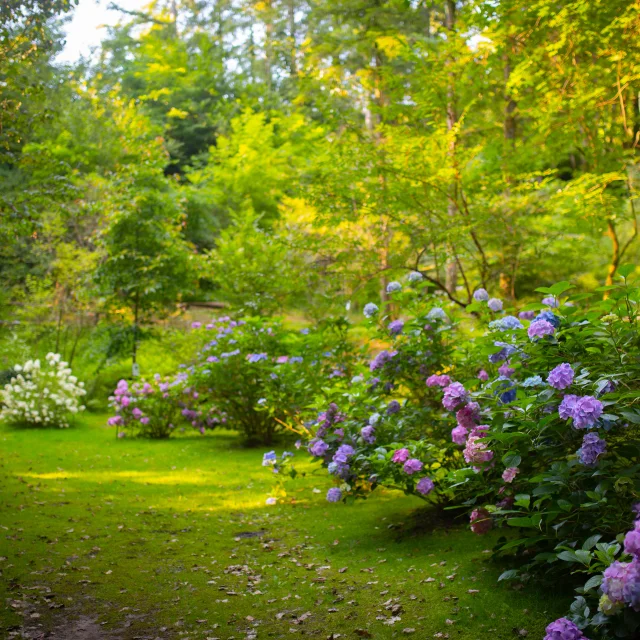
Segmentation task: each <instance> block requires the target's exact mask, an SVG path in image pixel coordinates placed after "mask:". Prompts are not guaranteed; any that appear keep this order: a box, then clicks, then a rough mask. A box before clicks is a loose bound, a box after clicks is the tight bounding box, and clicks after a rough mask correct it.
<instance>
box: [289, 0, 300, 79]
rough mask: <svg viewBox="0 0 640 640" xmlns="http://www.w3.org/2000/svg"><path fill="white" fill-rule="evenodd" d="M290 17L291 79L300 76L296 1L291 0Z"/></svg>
mask: <svg viewBox="0 0 640 640" xmlns="http://www.w3.org/2000/svg"><path fill="white" fill-rule="evenodd" d="M288 17H289V39H290V40H291V48H290V49H289V72H290V73H291V77H292V78H295V77H296V76H297V75H298V64H297V61H296V53H297V46H296V2H295V0H289V6H288Z"/></svg>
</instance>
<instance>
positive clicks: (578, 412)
mask: <svg viewBox="0 0 640 640" xmlns="http://www.w3.org/2000/svg"><path fill="white" fill-rule="evenodd" d="M603 409H604V405H603V404H602V402H600V400H598V399H597V398H594V397H593V396H582V397H580V396H576V395H573V394H571V393H568V394H567V395H565V397H564V398H563V399H562V402H561V403H560V406H559V407H558V414H559V415H560V417H561V418H562V419H563V420H568V419H569V418H573V427H574V428H575V429H588V428H590V427H593V426H594V425H595V424H596V422H598V419H599V418H600V416H601V415H602V411H603Z"/></svg>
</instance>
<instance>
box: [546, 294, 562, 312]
mask: <svg viewBox="0 0 640 640" xmlns="http://www.w3.org/2000/svg"><path fill="white" fill-rule="evenodd" d="M542 304H546V305H547V307H551V308H552V309H556V308H558V307H559V306H560V303H559V302H558V299H557V298H556V297H555V296H547V297H546V298H542Z"/></svg>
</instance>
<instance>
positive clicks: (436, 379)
mask: <svg viewBox="0 0 640 640" xmlns="http://www.w3.org/2000/svg"><path fill="white" fill-rule="evenodd" d="M450 384H451V378H450V377H449V376H448V375H446V374H444V375H441V376H437V375H433V376H429V377H428V378H427V387H446V386H448V385H450Z"/></svg>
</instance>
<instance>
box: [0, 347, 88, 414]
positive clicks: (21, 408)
mask: <svg viewBox="0 0 640 640" xmlns="http://www.w3.org/2000/svg"><path fill="white" fill-rule="evenodd" d="M14 371H15V373H16V375H15V376H13V377H12V378H11V380H10V382H9V384H7V385H5V387H4V390H3V391H2V392H1V393H0V396H1V398H2V403H3V406H2V410H1V411H0V419H2V420H6V421H7V422H12V423H16V424H31V425H43V426H53V427H68V426H69V416H71V415H75V414H76V413H78V412H80V411H83V410H84V406H83V405H81V404H80V398H81V397H82V396H83V395H85V390H84V383H83V382H78V379H77V378H76V377H75V376H74V375H72V374H71V369H70V368H69V367H68V365H67V363H66V362H63V361H62V358H61V356H60V355H59V354H57V353H48V354H47V356H46V358H45V362H44V365H42V364H41V363H40V360H28V361H27V362H25V363H24V365H15V367H14Z"/></svg>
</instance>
